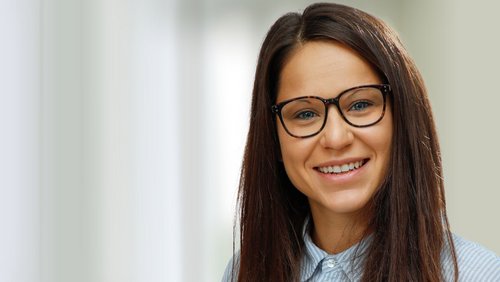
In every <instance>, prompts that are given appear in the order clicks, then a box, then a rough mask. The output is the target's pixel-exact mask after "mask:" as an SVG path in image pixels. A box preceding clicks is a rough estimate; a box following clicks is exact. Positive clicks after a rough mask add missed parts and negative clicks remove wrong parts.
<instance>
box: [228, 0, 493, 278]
mask: <svg viewBox="0 0 500 282" xmlns="http://www.w3.org/2000/svg"><path fill="white" fill-rule="evenodd" d="M239 203H240V207H241V214H240V215H241V227H240V228H241V229H240V231H241V247H240V252H239V253H238V254H237V255H236V256H235V258H236V259H234V260H232V261H231V262H230V263H229V265H228V267H227V269H226V273H225V275H224V278H223V281H358V280H362V281H443V280H444V281H456V280H458V279H460V280H461V281H499V280H500V259H499V258H498V257H497V256H496V255H495V254H493V253H492V252H489V251H487V250H485V249H484V248H482V247H480V246H478V245H476V244H473V243H470V242H467V241H465V240H463V239H461V238H460V237H458V236H455V235H453V234H451V232H450V229H449V224H448V219H447V217H446V208H445V199H444V190H443V182H442V167H441V159H440V151H439V144H438V140H437V135H436V130H435V126H434V122H433V118H432V113H431V108H430V105H429V101H428V98H427V94H426V90H425V88H424V83H423V81H422V78H421V76H420V74H419V72H418V70H417V69H416V67H415V64H414V63H413V61H412V60H411V58H410V57H409V55H408V54H407V52H406V50H405V49H404V47H403V46H402V45H401V43H400V41H399V39H398V37H397V35H396V34H395V33H394V32H393V31H392V30H391V29H389V28H388V27H387V26H386V25H385V24H384V23H383V22H382V21H380V20H379V19H376V18H374V17H372V16H370V15H368V14H366V13H364V12H362V11H359V10H356V9H353V8H350V7H346V6H342V5H336V4H314V5H311V6H309V7H307V8H306V10H305V11H304V12H303V13H302V14H297V13H290V14H287V15H284V16H282V17H281V18H280V19H278V20H277V21H276V23H275V24H274V25H273V26H272V27H271V29H270V31H269V33H268V34H267V37H266V39H265V41H264V43H263V46H262V48H261V52H260V55H259V61H258V65H257V70H256V75H255V84H254V90H253V99H252V107H251V120H250V129H249V133H248V139H247V145H246V150H245V155H244V161H243V168H242V174H241V181H240V190H239Z"/></svg>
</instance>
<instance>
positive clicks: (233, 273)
mask: <svg viewBox="0 0 500 282" xmlns="http://www.w3.org/2000/svg"><path fill="white" fill-rule="evenodd" d="M239 268H240V252H239V251H238V252H237V253H236V254H234V255H233V257H232V258H231V259H230V260H229V262H228V263H227V266H226V270H225V271H224V276H222V280H221V282H234V281H237V280H238V270H239Z"/></svg>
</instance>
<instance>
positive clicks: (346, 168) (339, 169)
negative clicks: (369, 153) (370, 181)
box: [315, 159, 369, 174]
mask: <svg viewBox="0 0 500 282" xmlns="http://www.w3.org/2000/svg"><path fill="white" fill-rule="evenodd" d="M368 160H369V159H364V160H360V161H356V162H350V163H345V164H341V165H333V166H322V167H315V169H316V170H317V171H319V172H321V173H324V174H343V173H347V172H351V171H354V170H357V169H359V168H360V167H362V166H364V165H365V164H366V163H367V162H368Z"/></svg>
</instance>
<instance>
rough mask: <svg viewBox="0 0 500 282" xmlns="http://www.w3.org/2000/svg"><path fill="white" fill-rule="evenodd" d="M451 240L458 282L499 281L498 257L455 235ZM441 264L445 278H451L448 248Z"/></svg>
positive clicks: (499, 261)
mask: <svg viewBox="0 0 500 282" xmlns="http://www.w3.org/2000/svg"><path fill="white" fill-rule="evenodd" d="M452 238H453V244H454V245H455V252H456V256H457V262H458V272H459V280H460V281H500V257H498V256H497V255H496V254H495V253H494V252H492V251H490V250H488V249H486V248H485V247H483V246H481V245H480V244H478V243H475V242H471V241H468V240H466V239H464V238H462V237H460V236H458V235H456V234H453V237H452ZM442 264H443V272H444V273H443V274H444V276H445V278H451V277H453V275H452V274H453V260H452V256H451V252H450V250H449V248H447V250H445V252H443V255H442ZM446 280H451V279H446Z"/></svg>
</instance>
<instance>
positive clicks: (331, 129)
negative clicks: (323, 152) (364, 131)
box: [320, 107, 354, 150]
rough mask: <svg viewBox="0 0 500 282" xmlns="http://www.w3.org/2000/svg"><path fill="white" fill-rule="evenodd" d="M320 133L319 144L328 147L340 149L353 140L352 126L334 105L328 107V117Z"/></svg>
mask: <svg viewBox="0 0 500 282" xmlns="http://www.w3.org/2000/svg"><path fill="white" fill-rule="evenodd" d="M321 134H322V136H321V140H320V142H321V145H322V146H323V147H324V148H328V149H334V150H342V149H344V148H345V147H347V146H349V145H350V144H352V142H353V140H354V134H353V132H352V127H351V126H350V125H349V124H348V123H347V122H346V121H345V120H344V118H343V117H342V116H341V115H340V113H339V111H338V110H337V109H336V108H335V107H330V108H329V112H328V118H327V120H326V124H325V127H324V128H323V130H322V132H321Z"/></svg>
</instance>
